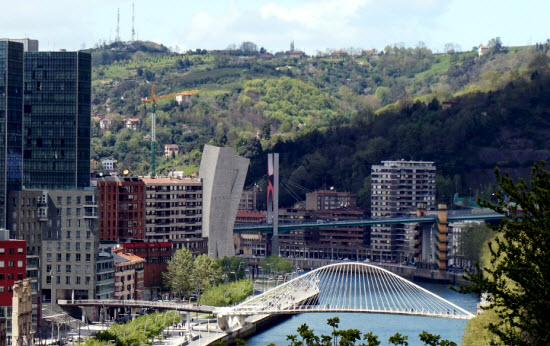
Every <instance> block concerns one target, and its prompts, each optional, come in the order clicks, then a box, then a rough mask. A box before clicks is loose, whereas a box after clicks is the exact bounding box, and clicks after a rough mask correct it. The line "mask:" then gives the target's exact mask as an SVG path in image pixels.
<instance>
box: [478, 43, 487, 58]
mask: <svg viewBox="0 0 550 346" xmlns="http://www.w3.org/2000/svg"><path fill="white" fill-rule="evenodd" d="M488 51H489V46H484V45H481V44H480V45H479V48H478V49H477V56H482V55H483V54H485V53H487V52H488Z"/></svg>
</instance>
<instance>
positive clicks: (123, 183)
mask: <svg viewBox="0 0 550 346" xmlns="http://www.w3.org/2000/svg"><path fill="white" fill-rule="evenodd" d="M97 189H98V191H99V240H116V241H121V242H124V241H130V240H132V239H144V237H145V183H144V182H143V181H142V180H141V179H140V178H136V177H103V178H99V179H98V180H97Z"/></svg>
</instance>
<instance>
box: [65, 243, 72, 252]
mask: <svg viewBox="0 0 550 346" xmlns="http://www.w3.org/2000/svg"><path fill="white" fill-rule="evenodd" d="M65 250H67V251H71V242H67V243H65Z"/></svg>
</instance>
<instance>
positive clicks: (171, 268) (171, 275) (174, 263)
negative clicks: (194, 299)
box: [162, 248, 194, 296]
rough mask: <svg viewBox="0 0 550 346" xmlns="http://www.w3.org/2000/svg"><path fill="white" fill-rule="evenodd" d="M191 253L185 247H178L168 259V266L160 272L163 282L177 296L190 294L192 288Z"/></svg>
mask: <svg viewBox="0 0 550 346" xmlns="http://www.w3.org/2000/svg"><path fill="white" fill-rule="evenodd" d="M192 275H193V255H192V254H191V252H190V251H189V250H188V249H186V248H183V249H179V250H177V251H176V252H175V253H174V256H173V257H172V259H170V260H169V261H168V268H167V269H166V272H165V273H163V274H162V276H163V279H164V284H165V285H166V287H169V288H170V290H171V291H172V292H173V293H175V294H177V295H179V296H190V295H191V294H192V292H193V290H194V287H193V285H192V281H191V279H192Z"/></svg>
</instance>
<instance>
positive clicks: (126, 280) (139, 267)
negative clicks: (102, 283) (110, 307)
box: [113, 248, 145, 300]
mask: <svg viewBox="0 0 550 346" xmlns="http://www.w3.org/2000/svg"><path fill="white" fill-rule="evenodd" d="M113 257H114V260H115V296H114V298H115V299H119V300H127V299H135V300H141V299H143V290H144V280H145V276H144V269H143V267H144V265H145V259H143V258H141V257H139V256H136V255H134V254H132V253H129V252H124V249H122V248H121V249H118V250H115V252H114V254H113Z"/></svg>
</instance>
